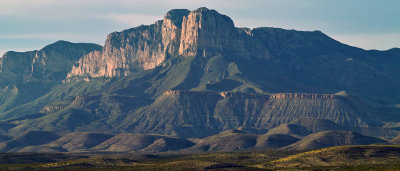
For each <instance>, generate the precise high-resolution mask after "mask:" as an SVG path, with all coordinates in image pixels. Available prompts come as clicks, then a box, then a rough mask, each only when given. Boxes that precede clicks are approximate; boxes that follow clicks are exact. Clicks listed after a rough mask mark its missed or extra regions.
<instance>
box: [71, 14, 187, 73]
mask: <svg viewBox="0 0 400 171" xmlns="http://www.w3.org/2000/svg"><path fill="white" fill-rule="evenodd" d="M188 13H189V11H188V10H172V11H170V12H168V13H167V14H166V15H165V17H164V19H163V20H160V21H157V22H156V23H155V24H152V25H150V26H139V27H136V28H132V29H128V30H125V31H122V32H114V33H111V34H110V35H108V37H107V41H106V43H105V46H104V50H103V51H102V52H92V53H90V54H88V55H86V56H84V57H83V58H82V59H80V60H79V62H78V65H77V66H74V67H73V68H72V71H71V72H70V73H69V74H68V77H73V76H89V77H99V76H106V77H114V76H126V75H129V74H130V73H132V72H138V71H143V70H148V69H152V68H154V67H156V66H157V65H159V64H161V63H162V62H163V61H164V60H165V59H166V58H167V57H168V56H171V55H177V52H178V48H179V42H180V32H181V25H182V21H181V20H182V18H183V16H184V15H187V14H188Z"/></svg>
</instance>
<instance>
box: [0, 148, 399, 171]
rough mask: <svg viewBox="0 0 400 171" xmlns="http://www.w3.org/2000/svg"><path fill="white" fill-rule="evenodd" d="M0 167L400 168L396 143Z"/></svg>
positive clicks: (13, 158)
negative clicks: (306, 149)
mask: <svg viewBox="0 0 400 171" xmlns="http://www.w3.org/2000/svg"><path fill="white" fill-rule="evenodd" d="M0 163H1V164H0V170H315V169H318V170H319V169H321V170H400V146H399V145H369V146H360V145H359V146H336V147H330V148H323V149H318V150H311V151H289V150H269V151H242V152H223V153H197V154H182V153H157V154H139V153H110V154H83V153H81V154H71V153H53V154H50V153H41V154H38V153H3V154H0Z"/></svg>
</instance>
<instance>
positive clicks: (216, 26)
mask: <svg viewBox="0 0 400 171" xmlns="http://www.w3.org/2000/svg"><path fill="white" fill-rule="evenodd" d="M234 31H235V27H234V24H233V21H232V20H231V19H230V18H229V17H227V16H225V15H221V14H219V13H218V12H217V11H214V10H209V9H207V8H199V9H197V10H195V11H192V12H191V13H190V14H189V15H188V16H187V17H184V18H183V22H182V33H181V44H180V47H179V54H180V55H182V56H196V55H199V54H200V55H202V56H204V57H207V56H215V55H221V54H222V53H223V51H224V48H226V47H227V46H229V43H230V35H231V34H232V32H234Z"/></svg>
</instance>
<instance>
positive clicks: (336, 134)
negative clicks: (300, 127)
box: [284, 131, 385, 150]
mask: <svg viewBox="0 0 400 171" xmlns="http://www.w3.org/2000/svg"><path fill="white" fill-rule="evenodd" d="M383 142H385V141H384V140H381V139H378V138H373V137H368V136H364V135H361V134H359V133H355V132H351V131H322V132H317V133H314V134H310V135H308V136H306V137H304V138H303V139H301V140H300V141H298V142H296V143H294V144H291V145H289V146H287V147H284V149H288V150H312V149H319V148H325V147H332V146H343V145H370V144H374V143H383Z"/></svg>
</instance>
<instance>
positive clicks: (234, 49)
mask: <svg viewBox="0 0 400 171" xmlns="http://www.w3.org/2000/svg"><path fill="white" fill-rule="evenodd" d="M398 78H400V50H399V49H398V48H393V49H389V50H386V51H377V50H363V49H360V48H356V47H352V46H348V45H345V44H342V43H340V42H338V41H336V40H334V39H332V38H330V37H329V36H327V35H325V34H324V33H322V32H320V31H296V30H285V29H279V28H272V27H260V28H254V29H249V28H237V27H235V25H234V22H233V20H232V19H231V18H229V17H228V16H226V15H223V14H220V13H218V12H217V11H215V10H211V9H207V8H199V9H196V10H193V11H189V10H186V9H176V10H171V11H169V12H167V13H166V15H165V16H164V18H163V19H162V20H159V21H156V22H155V23H154V24H152V25H142V26H139V27H135V28H130V29H127V30H123V31H121V32H113V33H111V34H109V35H108V37H107V40H106V42H105V44H104V47H102V46H99V45H95V44H85V43H70V42H67V41H58V42H55V43H53V44H50V45H48V46H46V47H44V48H43V49H41V50H36V51H31V52H7V53H5V54H4V55H3V57H2V58H0V140H1V141H2V142H1V143H0V149H1V151H3V152H15V151H20V152H22V151H24V152H45V151H47V152H50V151H54V152H77V151H103V152H113V151H114V152H127V151H136V152H163V151H186V152H188V151H230V150H251V149H277V148H287V149H289V148H293V149H314V148H322V147H328V146H333V145H356V144H363V143H361V142H364V140H366V139H368V140H371V141H366V142H368V143H367V144H373V143H393V144H395V143H397V140H396V139H393V138H394V137H396V136H399V128H400V126H399V125H400V117H399V116H400V115H399V114H400V113H399V112H400V108H399V104H400V92H399V89H398V87H399V85H400V79H398ZM268 130H269V131H268ZM41 137H50V138H49V139H48V140H43V138H41ZM332 137H333V138H332ZM335 137H350V138H347V139H340V138H335ZM326 139H328V140H329V141H332V142H329V143H324V144H322V145H321V144H316V143H314V142H319V141H321V142H322V141H323V140H326ZM392 139H393V140H392ZM228 140H229V142H228ZM231 140H232V141H231ZM387 141H389V142H387ZM134 142H135V143H134ZM278 142H279V143H278Z"/></svg>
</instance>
